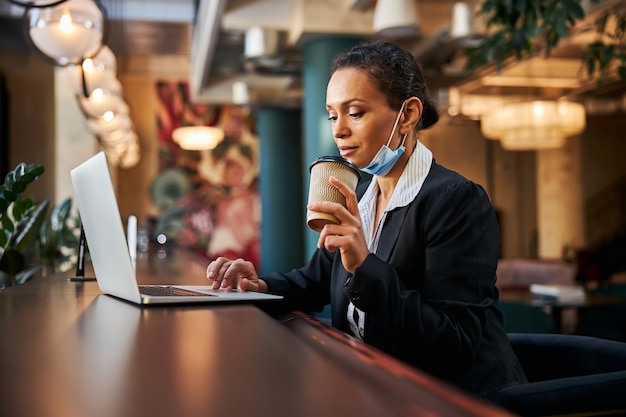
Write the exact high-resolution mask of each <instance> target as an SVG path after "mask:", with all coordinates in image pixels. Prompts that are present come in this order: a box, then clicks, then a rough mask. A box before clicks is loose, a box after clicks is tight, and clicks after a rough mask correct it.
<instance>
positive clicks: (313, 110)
mask: <svg viewBox="0 0 626 417" xmlns="http://www.w3.org/2000/svg"><path fill="white" fill-rule="evenodd" d="M362 40H363V38H355V37H320V38H317V39H313V40H311V41H309V42H307V43H305V44H304V45H303V56H304V69H303V84H304V85H303V90H304V97H303V111H304V126H303V127H304V131H303V132H304V133H303V135H304V153H303V164H302V175H303V180H304V181H303V190H304V199H303V201H304V205H305V206H306V202H307V196H308V190H309V165H310V164H311V162H313V161H314V160H315V159H316V158H318V157H319V156H323V155H339V151H338V150H337V147H336V145H335V141H334V140H333V134H332V129H331V126H330V121H328V112H327V111H326V86H327V84H328V80H329V79H330V65H331V64H332V60H333V58H334V57H335V55H337V53H338V52H340V51H343V50H346V49H348V48H351V47H352V46H354V45H356V44H358V43H359V42H361V41H362ZM303 228H304V236H305V247H304V256H305V258H306V259H308V258H309V257H310V256H311V254H312V253H313V252H314V251H315V249H316V247H317V240H318V237H319V233H316V232H314V231H312V230H310V229H309V228H308V227H307V226H306V223H305V222H303Z"/></svg>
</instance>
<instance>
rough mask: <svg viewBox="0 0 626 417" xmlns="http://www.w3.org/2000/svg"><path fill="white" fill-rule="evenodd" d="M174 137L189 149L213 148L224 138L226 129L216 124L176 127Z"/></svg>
mask: <svg viewBox="0 0 626 417" xmlns="http://www.w3.org/2000/svg"><path fill="white" fill-rule="evenodd" d="M172 139H173V140H174V142H176V143H177V144H178V146H180V147H181V148H183V149H186V150H188V151H203V150H211V149H213V148H215V147H216V146H217V145H218V143H220V142H221V141H222V140H223V139H224V130H223V129H222V128H219V127H215V126H183V127H179V128H176V129H174V132H172Z"/></svg>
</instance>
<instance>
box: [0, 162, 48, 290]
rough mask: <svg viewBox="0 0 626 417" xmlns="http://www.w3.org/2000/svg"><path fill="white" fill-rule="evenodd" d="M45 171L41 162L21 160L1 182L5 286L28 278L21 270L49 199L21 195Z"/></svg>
mask: <svg viewBox="0 0 626 417" xmlns="http://www.w3.org/2000/svg"><path fill="white" fill-rule="evenodd" d="M43 173H44V167H43V166H41V165H39V164H25V163H20V164H18V165H17V166H16V167H15V169H14V170H13V171H10V172H9V173H7V174H6V176H5V178H4V182H3V183H2V184H0V272H2V273H3V274H4V278H5V279H4V281H5V282H4V286H11V285H15V284H18V283H21V282H23V281H24V280H26V279H28V276H29V275H27V274H22V272H23V271H24V269H25V267H26V253H27V251H28V250H31V249H32V248H33V245H34V242H35V241H36V238H37V235H38V233H39V228H40V226H41V223H42V221H43V219H44V215H45V212H46V210H47V208H48V201H43V202H41V203H37V202H35V201H34V200H33V199H31V198H29V197H27V198H22V193H23V192H24V191H25V190H26V187H27V186H28V185H29V184H30V183H32V182H33V181H35V180H36V179H37V178H39V177H40V176H41V175H42V174H43Z"/></svg>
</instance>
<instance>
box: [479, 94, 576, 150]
mask: <svg viewBox="0 0 626 417" xmlns="http://www.w3.org/2000/svg"><path fill="white" fill-rule="evenodd" d="M584 129H585V108H584V107H583V105H582V104H580V103H574V102H571V101H565V100H558V101H554V100H553V101H551V100H534V101H523V102H515V103H505V104H503V105H502V106H501V107H499V108H497V109H496V110H494V111H492V112H490V113H488V114H485V115H483V116H482V117H481V121H480V130H481V132H482V133H483V135H484V136H485V137H487V138H489V139H500V142H501V144H502V147H503V148H504V149H507V150H512V151H521V150H539V149H554V148H558V147H561V146H563V144H564V143H565V138H567V137H568V136H572V135H576V134H578V133H581V132H582V131H583V130H584Z"/></svg>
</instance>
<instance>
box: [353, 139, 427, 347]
mask: <svg viewBox="0 0 626 417" xmlns="http://www.w3.org/2000/svg"><path fill="white" fill-rule="evenodd" d="M432 162H433V154H432V152H431V151H430V150H429V149H428V148H427V147H426V146H424V145H423V144H422V142H419V141H418V142H417V146H416V147H415V151H414V152H413V154H412V155H411V156H410V157H409V160H408V162H407V164H406V167H405V168H404V171H403V172H402V175H401V176H400V179H399V180H398V184H396V188H395V189H394V190H393V194H392V195H391V199H390V200H389V203H388V204H387V207H386V208H385V211H384V212H383V214H382V216H380V219H379V220H378V223H377V224H376V225H374V220H375V216H376V201H377V200H378V189H379V187H378V181H377V179H376V176H374V178H373V179H372V181H371V182H370V185H369V187H368V188H367V190H366V191H365V193H364V194H363V197H361V200H360V201H359V212H360V213H361V223H362V225H363V233H364V234H365V241H366V242H367V246H368V248H369V250H370V252H372V253H376V251H377V249H378V240H379V239H380V234H381V231H382V225H383V224H385V219H386V218H387V213H388V212H390V211H391V210H393V209H395V208H398V207H405V206H407V205H408V204H409V203H411V201H413V200H415V197H417V194H418V193H419V192H420V190H421V189H422V185H423V184H424V180H425V179H426V176H427V175H428V172H429V171H430V167H431V165H432ZM374 226H375V227H376V229H375V230H374ZM355 311H356V314H357V315H358V323H357V319H356V318H355ZM348 323H349V324H350V330H351V331H352V333H353V334H354V335H355V336H356V337H358V338H360V339H363V336H364V323H365V313H364V312H363V311H361V310H359V309H358V308H356V307H355V306H354V304H352V303H350V304H349V305H348Z"/></svg>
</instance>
